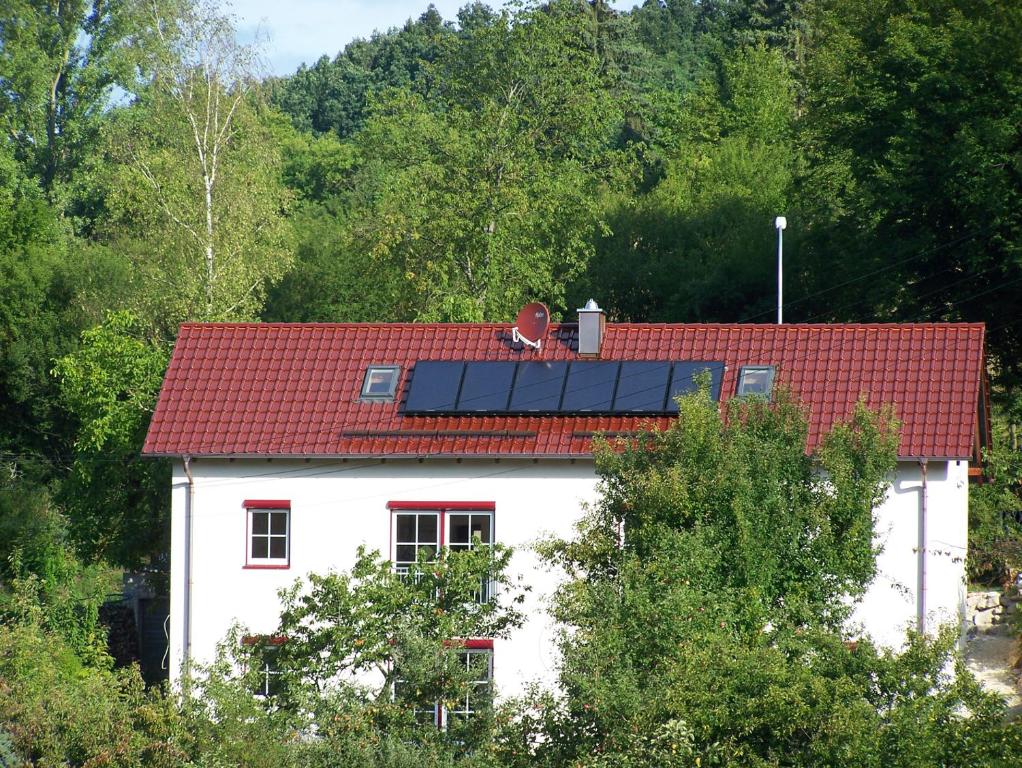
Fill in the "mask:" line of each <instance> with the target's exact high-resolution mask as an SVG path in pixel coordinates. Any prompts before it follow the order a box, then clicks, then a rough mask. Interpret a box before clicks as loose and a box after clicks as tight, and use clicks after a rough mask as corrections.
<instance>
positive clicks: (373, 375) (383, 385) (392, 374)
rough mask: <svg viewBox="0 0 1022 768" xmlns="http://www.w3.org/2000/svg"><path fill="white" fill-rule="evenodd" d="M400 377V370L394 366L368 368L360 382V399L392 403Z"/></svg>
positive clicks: (372, 366)
mask: <svg viewBox="0 0 1022 768" xmlns="http://www.w3.org/2000/svg"><path fill="white" fill-rule="evenodd" d="M400 375H401V368H400V367H399V366H396V365H371V366H369V368H368V369H367V370H366V376H365V379H364V380H363V382H362V399H363V400H382V401H387V402H389V401H392V400H393V399H394V394H395V393H396V392H397V382H398V379H399V378H400Z"/></svg>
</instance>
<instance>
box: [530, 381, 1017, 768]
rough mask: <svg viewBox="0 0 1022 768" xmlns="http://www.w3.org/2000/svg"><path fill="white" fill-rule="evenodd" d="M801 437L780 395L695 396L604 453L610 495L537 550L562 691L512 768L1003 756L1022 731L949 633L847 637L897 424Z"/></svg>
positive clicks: (867, 569)
mask: <svg viewBox="0 0 1022 768" xmlns="http://www.w3.org/2000/svg"><path fill="white" fill-rule="evenodd" d="M805 439H806V422H805V419H804V417H803V415H802V413H801V412H800V410H799V408H798V407H797V406H796V405H795V404H794V403H792V402H790V401H789V400H788V399H787V398H786V397H785V396H783V395H781V396H778V397H777V398H776V399H775V402H774V403H767V402H766V401H764V400H760V399H742V400H737V401H732V403H731V404H730V405H729V406H728V407H727V408H726V409H725V412H724V413H723V414H721V413H720V412H718V409H717V404H716V403H714V402H713V401H711V400H710V398H709V396H708V394H707V392H706V390H703V391H702V392H700V393H698V394H694V395H691V396H687V397H685V398H682V399H681V401H680V414H679V418H678V420H677V422H676V423H675V424H673V425H672V426H671V427H670V428H669V429H667V430H664V431H654V432H650V433H647V434H643V435H640V436H638V437H636V438H634V439H632V440H629V441H625V442H622V443H619V444H618V445H616V446H611V445H604V446H603V447H602V448H600V449H599V450H598V452H597V465H598V468H599V472H600V474H601V478H602V490H603V494H602V499H601V501H600V502H599V503H598V504H597V505H596V507H594V509H592V510H591V511H590V513H589V514H588V515H587V516H586V517H585V519H584V520H583V522H582V523H581V525H580V527H579V530H578V537H577V538H576V539H575V540H573V541H555V542H550V543H548V545H547V547H546V549H547V555H548V556H549V557H550V558H552V560H553V561H554V562H555V563H557V564H559V565H562V566H563V567H565V569H566V571H567V574H568V581H567V583H566V584H565V586H564V587H563V588H562V590H561V591H560V593H559V595H558V597H557V599H556V601H555V613H556V615H557V616H558V618H560V619H561V620H562V621H563V622H564V623H565V624H566V631H565V633H564V636H563V639H562V641H561V652H562V654H563V663H562V668H561V684H562V686H563V691H564V694H565V698H564V700H563V703H562V704H560V706H555V707H554V709H553V712H552V713H549V714H547V715H546V716H544V718H543V719H535V720H534V721H533V722H532V723H530V724H528V725H527V727H531V728H532V729H534V732H536V733H542V734H543V736H542V737H541V738H539V739H537V740H535V742H534V744H535V747H534V749H533V750H532V752H531V753H530V756H529V758H528V759H527V760H524V761H520V762H519V763H518V764H521V765H526V764H532V765H536V764H538V765H563V764H567V763H570V764H575V765H593V766H596V765H606V764H615V763H616V762H618V761H620V762H622V763H623V764H630V765H644V766H645V765H656V764H660V762H659V761H661V760H663V759H664V746H665V744H670V747H671V750H672V751H671V755H672V759H674V761H675V763H676V764H683V765H691V764H692V763H693V762H696V764H702V765H732V764H740V765H763V766H768V765H862V766H880V765H906V764H918V765H975V764H980V763H986V764H989V763H996V762H997V761H998V760H1002V761H1003V760H1006V759H1009V756H1010V755H1012V754H1013V750H1015V749H1017V748H1018V734H1017V732H1016V731H1015V730H1014V729H1009V728H1006V727H1003V726H1002V725H1001V716H1002V711H1001V709H1000V706H999V704H998V703H997V701H996V699H994V698H992V697H989V696H987V695H985V694H983V693H981V692H980V690H979V688H978V687H977V685H976V684H975V682H974V681H973V680H972V678H971V677H970V676H969V674H968V672H967V671H966V670H965V669H964V667H963V666H962V665H961V664H959V663H957V662H956V661H955V656H954V648H955V643H956V641H957V633H956V632H954V631H948V632H945V633H943V634H942V635H941V636H940V637H939V638H936V639H929V638H925V637H916V636H910V637H909V638H908V643H907V646H906V648H905V649H904V650H902V651H901V652H893V651H881V650H878V649H876V648H874V647H873V646H872V645H871V644H870V643H869V642H868V641H865V640H858V641H856V642H851V643H850V642H848V641H847V640H846V638H845V637H844V636H843V634H842V633H843V627H844V624H843V622H844V620H845V619H846V618H847V616H848V614H849V611H850V609H851V601H852V600H854V598H856V597H858V596H860V595H861V594H862V593H863V591H864V589H865V587H866V585H867V584H868V583H869V581H870V579H871V578H872V576H873V573H874V570H875V552H874V550H873V543H872V508H873V506H874V505H875V504H876V503H877V502H878V501H879V500H880V498H881V497H882V495H883V493H884V491H885V489H886V486H887V482H888V477H889V476H890V473H891V471H892V470H893V467H894V460H895V453H896V445H897V433H896V425H895V424H894V423H893V422H892V421H891V416H890V414H874V413H871V412H869V411H867V410H866V409H865V408H864V407H863V406H861V405H860V406H859V407H858V409H857V410H856V413H855V414H854V416H853V417H852V419H851V420H850V422H849V423H847V424H845V425H841V426H839V427H838V428H836V429H835V430H834V431H833V432H831V433H830V434H829V435H828V436H826V437H825V439H824V441H823V443H822V445H821V447H820V448H819V450H818V451H817V453H816V456H815V457H814V458H812V459H811V458H810V457H807V456H806V455H805V453H804V446H805ZM951 666H954V669H955V674H954V675H949V674H948V671H949V669H950V668H951Z"/></svg>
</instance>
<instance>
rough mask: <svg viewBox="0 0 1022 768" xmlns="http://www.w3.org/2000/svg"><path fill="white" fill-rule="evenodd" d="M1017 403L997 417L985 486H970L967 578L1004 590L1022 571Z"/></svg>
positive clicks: (1021, 457) (1021, 456) (1021, 458)
mask: <svg viewBox="0 0 1022 768" xmlns="http://www.w3.org/2000/svg"><path fill="white" fill-rule="evenodd" d="M1013 405H1014V406H1015V408H1008V409H1006V411H1007V413H1005V414H999V417H998V418H996V419H995V422H994V427H995V429H994V434H993V437H994V448H993V450H991V451H989V452H987V454H986V456H985V459H986V466H985V467H984V478H983V482H982V483H980V484H977V485H973V486H971V487H970V488H969V554H968V559H967V565H968V572H969V578H970V579H971V580H973V581H975V582H978V583H981V584H986V585H990V586H1002V587H1003V586H1005V585H1007V584H1009V583H1011V582H1012V581H1013V580H1014V578H1015V576H1016V575H1017V574H1018V573H1019V572H1020V571H1022V454H1020V453H1019V451H1018V446H1017V444H1016V445H1013V444H1012V442H1011V440H1012V438H1011V431H1014V430H1015V429H1016V427H1015V420H1016V419H1017V417H1018V414H1017V413H1015V412H1014V411H1015V409H1016V408H1017V406H1018V403H1017V402H1016V403H1013ZM1005 422H1009V423H1007V424H1006V423H1005ZM1016 439H1017V438H1016Z"/></svg>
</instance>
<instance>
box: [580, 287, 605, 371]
mask: <svg viewBox="0 0 1022 768" xmlns="http://www.w3.org/2000/svg"><path fill="white" fill-rule="evenodd" d="M606 322H607V321H606V317H605V316H604V314H603V310H602V309H600V307H599V305H598V304H597V303H596V301H595V300H593V299H589V301H587V302H586V305H585V306H584V307H582V309H580V310H579V311H578V354H579V357H599V356H600V346H601V345H602V344H603V329H604V326H605V325H606Z"/></svg>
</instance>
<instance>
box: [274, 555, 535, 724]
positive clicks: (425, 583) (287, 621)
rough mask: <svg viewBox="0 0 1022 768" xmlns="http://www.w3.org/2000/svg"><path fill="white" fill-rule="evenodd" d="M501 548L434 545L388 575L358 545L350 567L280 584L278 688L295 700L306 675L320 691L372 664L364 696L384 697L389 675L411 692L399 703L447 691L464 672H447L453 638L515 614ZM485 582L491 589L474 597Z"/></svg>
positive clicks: (503, 625) (512, 621) (493, 626)
mask: <svg viewBox="0 0 1022 768" xmlns="http://www.w3.org/2000/svg"><path fill="white" fill-rule="evenodd" d="M423 557H425V553H423ZM510 557H511V552H510V550H508V549H506V548H503V547H499V546H496V547H494V548H493V549H492V550H491V549H490V548H489V547H478V548H475V549H472V550H469V551H464V552H450V551H447V550H443V551H441V552H440V553H438V554H437V555H436V556H435V559H422V560H420V562H419V563H418V564H417V565H416V566H415V567H413V568H411V569H410V570H409V572H408V574H407V575H402V576H396V575H395V574H394V572H393V565H392V564H391V563H390V562H388V561H386V560H383V559H381V558H380V556H379V553H376V552H367V551H366V550H365V549H361V548H360V549H359V552H358V556H357V558H356V562H355V565H354V567H353V568H352V570H351V572H350V573H329V574H327V575H317V574H310V576H309V577H308V585H305V584H304V583H303V582H302V580H299V581H297V582H295V584H294V585H293V586H292V587H291V588H289V589H286V590H284V591H282V593H281V600H282V604H283V608H282V611H281V618H280V625H279V627H278V629H277V632H278V634H279V635H281V636H284V637H286V638H288V641H287V643H285V644H284V645H283V646H282V647H281V648H280V651H279V656H278V660H279V664H280V667H281V670H282V675H281V678H282V683H283V686H284V690H285V697H286V698H291V699H295V698H296V697H297V696H298V693H299V692H301V691H303V690H306V689H307V687H308V685H309V684H310V683H311V684H313V685H314V686H315V687H316V689H317V690H320V691H325V690H328V689H329V688H330V685H331V684H332V683H337V682H339V681H340V682H344V681H345V680H349V679H352V678H353V676H359V675H361V676H363V677H366V673H375V682H374V684H373V687H371V688H367V689H365V690H364V692H363V695H364V696H365V697H366V699H367V700H370V701H374V702H380V701H383V700H386V699H389V698H390V696H391V692H392V688H393V685H394V683H395V681H396V680H397V679H398V678H400V679H401V680H402V681H405V682H406V683H407V685H406V686H405V687H406V688H407V689H408V690H414V691H418V692H419V693H418V698H417V699H416V698H415V697H414V696H413V698H412V700H411V701H409V702H402V703H403V704H412V703H419V704H423V705H424V704H426V703H428V702H432V701H437V700H444V699H448V698H450V699H456V698H457V694H458V693H459V692H461V691H462V688H463V686H464V685H465V684H466V681H465V680H463V679H461V680H459V676H458V675H457V674H453V668H454V667H453V665H454V662H455V656H456V653H457V644H456V642H455V643H454V645H451V643H452V640H455V639H457V638H474V637H490V638H493V637H504V636H506V635H507V633H508V632H509V631H510V630H511V629H512V628H514V627H516V626H519V625H520V624H521V622H522V616H521V615H520V614H519V612H518V611H517V610H516V608H515V606H516V605H517V604H518V603H519V602H520V601H521V596H520V595H519V594H515V593H514V592H512V591H511V590H510V588H511V587H512V582H511V580H510V579H509V577H508V576H507V573H506V571H507V566H508V562H509V560H510ZM487 582H488V583H489V585H490V587H489V589H490V590H492V591H495V592H496V594H497V597H495V598H493V599H490V600H486V601H480V600H479V599H478V593H479V590H480V587H481V585H482V584H484V583H487ZM461 677H462V678H463V677H464V675H461ZM370 679H372V676H370ZM452 680H453V681H455V683H454V684H453V687H452V683H451V681H452ZM299 700H300V699H299Z"/></svg>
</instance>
